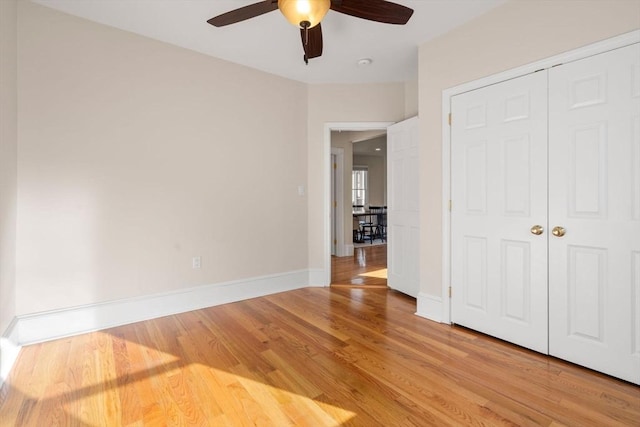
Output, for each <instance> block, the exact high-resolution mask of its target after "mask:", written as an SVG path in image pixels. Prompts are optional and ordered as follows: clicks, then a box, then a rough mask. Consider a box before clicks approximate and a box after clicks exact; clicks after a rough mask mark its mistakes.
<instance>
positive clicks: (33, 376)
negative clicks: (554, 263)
mask: <svg viewBox="0 0 640 427" xmlns="http://www.w3.org/2000/svg"><path fill="white" fill-rule="evenodd" d="M415 309H416V307H415V300H414V299H412V298H410V297H407V296H405V295H402V294H399V293H397V292H395V291H391V290H387V289H376V288H365V287H356V288H354V287H342V288H341V287H335V288H306V289H299V290H296V291H291V292H285V293H281V294H274V295H269V296H266V297H263V298H256V299H252V300H247V301H242V302H238V303H233V304H228V305H224V306H218V307H212V308H208V309H204V310H198V311H194V312H190V313H184V314H181V315H175V316H167V317H165V318H161V319H155V320H151V321H148V322H141V323H136V324H132V325H126V326H122V327H118V328H111V329H109V330H106V331H102V332H96V333H92V334H85V335H80V336H77V337H72V338H65V339H62V340H56V341H51V342H47V343H41V344H35V345H32V346H27V347H24V348H23V349H22V350H21V352H20V355H19V357H18V359H17V361H16V364H15V367H14V369H13V371H12V372H11V374H10V376H9V380H8V386H7V391H6V396H5V399H4V401H3V402H2V404H1V405H0V426H2V427H4V426H5V425H6V426H38V427H39V426H42V425H47V426H48V425H69V426H89V425H92V426H93V425H95V426H102V425H108V426H137V427H141V426H157V425H166V426H179V425H202V426H206V425H211V426H227V425H228V426H253V425H267V426H285V425H292V426H314V427H315V426H367V427H369V426H431V425H433V426H447V425H450V426H461V425H469V426H474V425H477V426H509V425H514V426H515V425H517V426H534V425H542V426H637V425H638V420H640V388H639V387H637V386H635V385H632V384H629V383H626V382H624V381H620V380H617V379H615V378H612V377H609V376H606V375H603V374H599V373H596V372H593V371H590V370H588V369H584V368H581V367H578V366H575V365H572V364H570V363H567V362H564V361H561V360H558V359H555V358H552V357H547V356H544V355H540V354H538V353H534V352H531V351H529V350H526V349H523V348H520V347H517V346H513V345H511V344H508V343H505V342H503V341H500V340H497V339H495V338H491V337H487V336H485V335H483V334H480V333H476V332H474V331H471V330H468V329H465V328H461V327H456V326H448V325H442V324H437V323H434V322H431V321H429V320H426V319H422V318H420V317H417V316H415V315H414V313H415Z"/></svg>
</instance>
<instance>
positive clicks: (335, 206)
mask: <svg viewBox="0 0 640 427" xmlns="http://www.w3.org/2000/svg"><path fill="white" fill-rule="evenodd" d="M333 207H334V208H337V207H338V202H336V201H335V200H334V202H333Z"/></svg>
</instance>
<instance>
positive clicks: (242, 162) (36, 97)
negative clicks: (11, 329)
mask: <svg viewBox="0 0 640 427" xmlns="http://www.w3.org/2000/svg"><path fill="white" fill-rule="evenodd" d="M3 27H4V26H3ZM18 39H19V46H20V49H19V52H18V66H19V76H20V78H19V84H18V97H19V99H18V105H19V111H18V114H19V138H20V140H19V144H20V149H19V155H18V170H19V174H18V210H19V213H20V217H19V221H18V241H17V280H18V288H17V312H18V314H26V313H33V312H40V311H44V310H53V309H58V308H62V307H70V306H76V305H82V304H92V303H96V302H101V301H107V300H114V299H120V298H127V297H133V296H138V295H148V294H154V293H160V292H166V291H174V290H180V289H183V288H189V287H194V286H198V285H203V284H214V283H220V282H223V281H229V280H237V279H243V278H253V277H260V276H264V275H269V274H276V273H282V272H290V271H296V270H302V269H306V268H307V262H308V261H307V198H306V196H299V195H298V185H306V181H307V159H308V156H307V144H306V139H307V87H306V86H305V85H303V84H300V83H297V82H293V81H290V80H286V79H283V78H279V77H275V76H272V75H268V74H265V73H262V72H258V71H255V70H251V69H248V68H245V67H241V66H237V65H234V64H231V63H227V62H224V61H221V60H217V59H214V58H210V57H207V56H204V55H200V54H197V53H194V52H191V51H188V50H184V49H180V48H177V47H173V46H171V45H167V44H164V43H161V42H157V41H154V40H150V39H147V38H143V37H139V36H137V35H134V34H131V33H127V32H124V31H120V30H117V29H113V28H109V27H106V26H102V25H99V24H95V23H92V22H89V21H86V20H82V19H79V18H76V17H72V16H69V15H65V14H62V13H59V12H56V11H53V10H51V9H48V8H45V7H42V6H38V5H35V4H32V3H30V2H21V3H20V5H19V30H18ZM3 98H4V97H3ZM194 256H201V257H202V268H201V269H200V270H194V269H192V268H191V259H192V257H194ZM36 296H37V297H36Z"/></svg>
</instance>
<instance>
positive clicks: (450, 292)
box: [449, 286, 453, 298]
mask: <svg viewBox="0 0 640 427" xmlns="http://www.w3.org/2000/svg"><path fill="white" fill-rule="evenodd" d="M452 294H453V292H452V291H451V286H449V298H451V295H452Z"/></svg>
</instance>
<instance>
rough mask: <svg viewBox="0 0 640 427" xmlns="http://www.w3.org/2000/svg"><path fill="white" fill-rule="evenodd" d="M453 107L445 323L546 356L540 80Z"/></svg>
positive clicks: (543, 99) (465, 97)
mask: <svg viewBox="0 0 640 427" xmlns="http://www.w3.org/2000/svg"><path fill="white" fill-rule="evenodd" d="M451 108H452V109H451V111H452V128H451V132H452V136H451V140H452V146H451V150H452V152H451V159H452V160H451V176H452V180H451V186H452V188H451V194H452V212H451V229H452V236H451V261H452V266H451V284H452V321H453V322H454V323H456V324H460V325H464V326H467V327H470V328H473V329H475V330H478V331H481V332H485V333H487V334H490V335H493V336H496V337H499V338H502V339H504V340H507V341H510V342H513V343H516V344H519V345H521V346H524V347H528V348H531V349H533V350H536V351H539V352H542V353H547V343H548V340H547V320H548V313H547V239H546V237H547V73H546V72H538V73H534V74H530V75H527V76H523V77H520V78H517V79H513V80H509V81H506V82H503V83H500V84H497V85H493V86H488V87H485V88H481V89H478V90H474V91H471V92H468V93H464V94H461V95H457V96H454V97H453V98H452V106H451ZM536 225H538V226H540V227H541V229H540V231H541V232H542V234H538V235H535V234H532V231H531V230H532V227H534V226H536ZM534 231H535V229H534Z"/></svg>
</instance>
